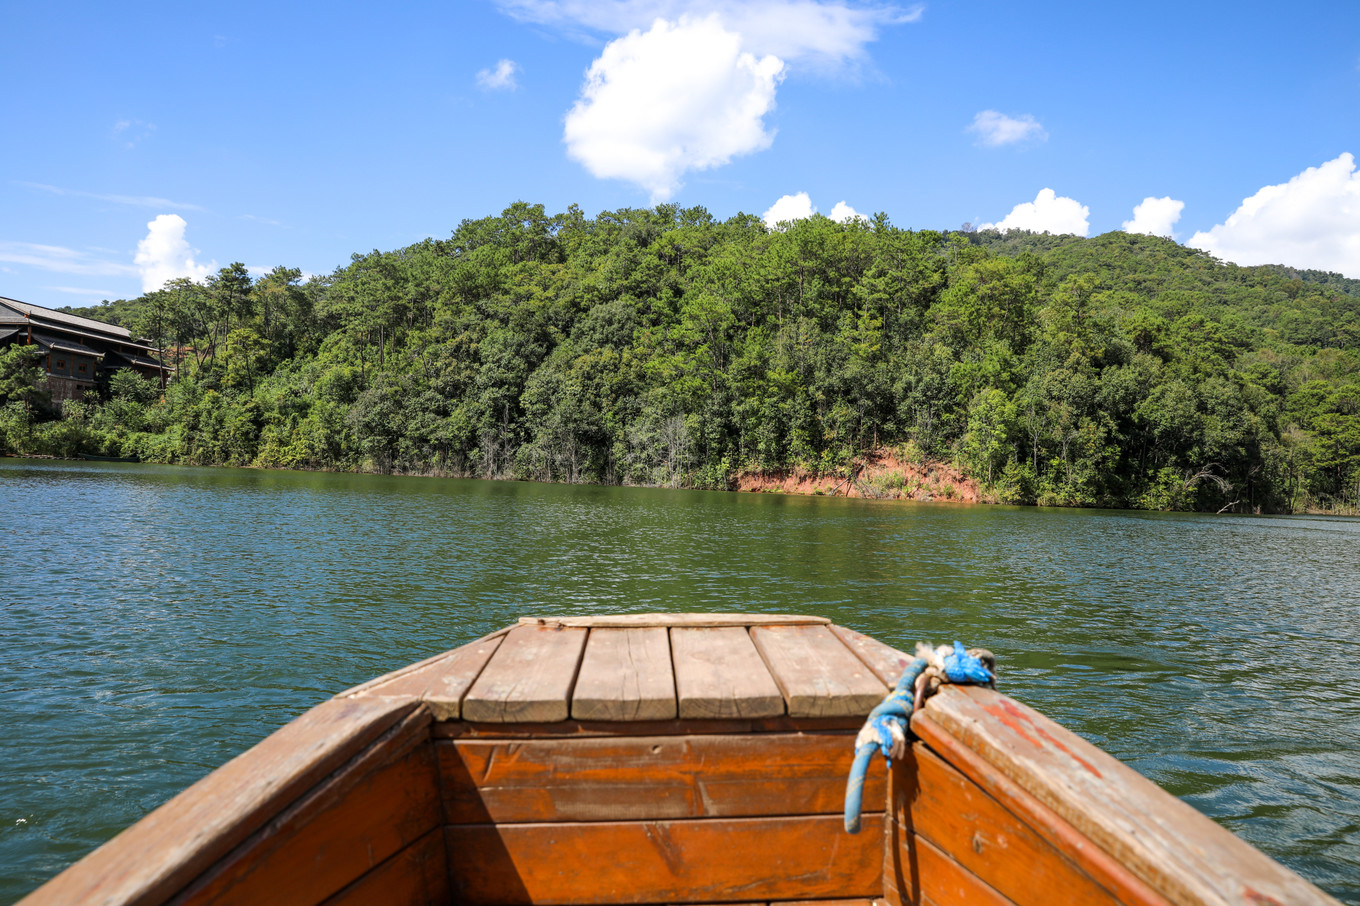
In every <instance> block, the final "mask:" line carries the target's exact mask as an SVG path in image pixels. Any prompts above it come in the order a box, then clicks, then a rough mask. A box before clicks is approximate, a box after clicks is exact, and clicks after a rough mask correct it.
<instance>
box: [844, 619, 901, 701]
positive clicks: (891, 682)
mask: <svg viewBox="0 0 1360 906" xmlns="http://www.w3.org/2000/svg"><path fill="white" fill-rule="evenodd" d="M829 628H830V630H831V631H832V632H833V633H835V634H836V637H837V638H839V639H840V640H841V641H842V642H844V643H845V647H847V648H849V649H850V650H851V651H853V652H854V653H855V656H856V657H858V658H859V659H860V660H861V661H863V662H864V663H865V665H866V666H867V667H868V668H869V669H870V670H872V671H873V672H874V675H875V676H877V677H878V678H879V679H880V680H882V681H883V684H884V685H885V686H887V687H888V688H890V689H891V688H892V687H894V686H896V685H897V680H898V678H899V677H900V676H901V675H902V671H903V670H906V669H907V665H908V664H910V663H911V662H912V660H913V656H912V655H910V654H907V653H906V652H905V651H898V650H897V649H896V648H894V647H892V646H891V645H885V644H883V643H882V642H880V641H879V640H878V639H875V638H870V637H869V636H867V635H865V634H864V633H862V632H855V630H853V629H846V628H845V627H844V626H831V627H829Z"/></svg>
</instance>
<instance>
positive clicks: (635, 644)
mask: <svg viewBox="0 0 1360 906" xmlns="http://www.w3.org/2000/svg"><path fill="white" fill-rule="evenodd" d="M571 716H572V717H573V718H575V719H577V720H603V721H638V720H671V719H674V718H675V716H676V703H675V671H674V670H672V669H671V642H670V635H669V633H668V632H667V631H666V629H665V628H664V627H661V626H647V627H640V628H637V629H613V628H602V629H592V630H591V631H590V639H589V641H587V642H586V653H585V659H584V660H582V661H581V671H580V673H579V674H577V677H576V690H575V692H573V693H572V697H571Z"/></svg>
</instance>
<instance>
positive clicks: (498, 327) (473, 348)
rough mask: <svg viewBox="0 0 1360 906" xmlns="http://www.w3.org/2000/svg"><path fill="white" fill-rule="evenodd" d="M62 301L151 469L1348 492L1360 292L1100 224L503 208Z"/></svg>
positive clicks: (1030, 498) (97, 437)
mask: <svg viewBox="0 0 1360 906" xmlns="http://www.w3.org/2000/svg"><path fill="white" fill-rule="evenodd" d="M78 313H80V314H84V315H86V316H90V317H101V316H103V317H106V318H108V319H110V320H115V319H116V320H117V322H118V323H122V324H124V325H127V326H130V327H132V329H133V330H134V331H135V332H137V333H140V334H142V335H145V336H147V337H148V338H150V339H152V340H153V342H155V343H156V344H157V345H162V346H164V347H165V348H166V349H167V350H169V351H170V354H171V355H172V356H173V357H174V358H175V359H176V360H177V362H178V364H179V374H178V376H177V378H176V380H175V381H174V382H173V383H172V384H171V385H170V387H169V389H168V390H167V391H166V393H165V395H164V397H163V398H161V397H159V396H155V395H153V396H152V397H147V395H146V394H145V393H144V392H141V391H137V390H136V388H130V387H128V386H124V385H125V384H126V382H123V384H124V385H119V386H112V387H109V388H106V389H105V392H104V395H103V402H102V403H101V404H99V405H98V406H95V407H94V409H93V410H92V411H91V412H89V413H87V414H86V416H83V418H84V421H83V423H82V424H83V425H84V426H85V427H84V429H83V430H85V431H86V442H87V443H88V444H90V445H93V446H96V447H98V448H100V449H101V450H102V451H105V452H110V453H119V454H123V455H127V454H133V453H135V454H137V455H140V456H142V457H143V458H146V459H152V460H158V461H167V462H193V463H217V464H233V465H258V466H271V467H286V468H316V469H344V470H377V471H398V472H413V473H444V474H456V475H474V476H484V477H521V478H531V479H540V480H554V481H588V482H605V483H631V484H665V485H684V486H701V487H725V486H728V484H729V483H730V481H731V480H732V478H733V476H734V475H736V474H737V473H739V472H742V471H780V470H789V469H795V468H798V469H807V470H813V471H823V472H830V471H834V470H838V469H844V468H846V467H847V466H849V465H850V464H851V463H852V462H854V461H855V460H856V459H857V458H860V457H863V456H865V455H866V454H869V453H871V452H872V451H873V450H875V449H876V448H880V447H886V446H893V447H898V448H900V449H906V450H909V451H910V452H911V454H912V455H914V456H917V457H919V458H927V459H931V458H933V459H947V460H952V461H954V462H956V463H958V464H959V465H960V466H962V467H963V468H964V469H966V470H967V471H968V472H969V474H971V475H972V476H973V477H975V478H976V479H977V480H979V481H980V482H981V483H982V484H983V485H984V487H985V488H986V489H987V490H988V492H989V493H990V494H991V495H992V496H993V498H994V499H998V500H1003V501H1010V502H1019V503H1041V504H1055V505H1070V506H1117V507H1139V508H1151V509H1208V510H1218V509H1221V508H1225V507H1227V508H1235V509H1238V510H1245V509H1255V508H1263V509H1265V510H1290V509H1299V508H1303V507H1315V508H1322V509H1329V508H1330V509H1336V508H1342V507H1349V508H1355V507H1356V506H1357V495H1360V284H1357V281H1353V280H1347V279H1345V278H1343V277H1340V276H1339V275H1336V274H1323V273H1317V272H1309V271H1296V270H1292V269H1289V268H1284V267H1254V268H1250V267H1238V266H1235V265H1231V264H1224V263H1222V262H1219V261H1217V260H1215V259H1214V258H1212V257H1211V256H1209V255H1207V254H1205V253H1203V252H1200V251H1196V250H1194V249H1188V248H1185V247H1183V246H1180V245H1178V244H1177V243H1175V242H1173V241H1171V240H1168V239H1161V238H1155V237H1150V236H1140V235H1131V234H1127V233H1122V232H1116V233H1108V234H1106V235H1103V236H1097V237H1094V238H1091V239H1082V238H1078V237H1073V236H1050V235H1047V234H1039V235H1036V234H1030V233H1025V232H1023V231H1010V232H1008V233H1005V234H1001V233H995V232H984V233H943V232H935V231H930V230H920V231H911V230H902V229H898V228H896V227H894V226H893V225H892V224H891V223H890V222H889V221H888V218H887V217H886V216H884V215H878V216H877V217H875V218H873V219H872V220H852V221H850V222H848V223H837V222H834V221H832V220H829V219H827V218H825V217H821V216H814V217H812V218H810V219H807V220H799V221H795V222H792V223H788V224H783V225H781V226H780V227H779V228H778V229H769V228H767V227H766V226H765V225H764V224H763V223H761V222H760V220H759V219H757V218H755V217H752V216H748V215H739V216H737V217H734V218H731V219H729V220H726V221H718V220H716V219H714V218H713V217H712V216H710V215H709V213H708V212H707V211H706V210H704V209H703V208H697V207H696V208H688V209H682V208H679V207H677V206H674V205H660V206H658V207H656V208H653V209H623V210H618V211H608V212H604V213H601V214H600V215H598V216H596V217H594V218H590V217H587V216H586V215H584V214H583V212H581V211H580V209H578V208H576V207H575V206H573V207H572V208H570V209H568V210H567V211H566V212H564V213H560V214H556V215H549V214H547V213H546V212H545V211H544V209H543V207H542V206H541V205H531V204H526V203H522V202H521V203H516V204H514V205H512V206H510V207H509V208H507V209H506V210H505V211H503V212H502V213H501V214H499V215H497V216H492V217H485V218H481V219H477V220H464V221H463V222H462V223H461V224H459V225H458V227H457V229H455V230H454V231H453V232H452V234H451V236H450V237H449V238H448V239H444V240H434V239H429V240H425V241H422V242H419V243H416V244H415V245H412V246H409V247H407V248H403V249H398V250H395V251H388V252H382V251H376V250H375V251H372V252H369V253H367V254H356V255H354V256H353V257H352V259H351V260H350V261H349V262H348V263H347V264H345V265H343V266H341V267H339V268H337V269H336V270H335V271H334V272H333V273H331V274H329V275H327V276H325V277H318V278H312V279H310V280H307V281H306V282H303V281H302V280H301V274H300V272H299V271H297V270H296V269H289V268H285V267H279V268H275V269H274V270H273V271H272V272H270V273H269V274H267V275H265V276H263V277H260V278H258V279H252V277H251V276H250V274H249V273H248V272H247V271H246V269H245V268H244V267H243V266H242V265H239V264H233V265H231V266H229V267H227V268H223V269H222V270H221V271H219V272H218V273H217V274H215V275H213V276H212V277H210V278H209V279H207V280H206V281H204V282H203V283H201V284H200V283H193V282H191V281H187V280H176V281H171V282H170V283H168V284H167V285H166V286H165V287H164V288H163V289H160V290H157V291H156V292H153V293H148V294H147V295H145V296H143V297H141V298H139V299H136V300H127V301H120V302H118V303H114V304H113V305H109V306H98V307H95V308H93V309H85V310H81V311H79V312H78ZM16 405H19V404H17V403H11V404H10V407H11V408H12V407H14V406H16ZM26 430H27V428H26ZM52 430H55V429H52ZM68 433H69V431H68ZM26 436H28V437H29V438H30V441H29V443H30V444H31V443H33V441H32V440H31V438H34V437H37V438H41V437H42V432H41V431H37V432H36V433H35V432H33V431H28V433H27V435H26ZM8 443H9V444H10V445H11V446H14V445H15V443H16V441H15V440H14V439H13V438H10V440H9V441H8Z"/></svg>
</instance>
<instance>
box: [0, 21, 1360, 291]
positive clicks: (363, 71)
mask: <svg viewBox="0 0 1360 906" xmlns="http://www.w3.org/2000/svg"><path fill="white" fill-rule="evenodd" d="M0 22H2V23H3V26H4V28H3V31H4V33H5V35H6V39H7V40H6V55H7V65H6V75H5V81H6V90H5V91H4V92H3V93H0V117H2V119H0V121H3V122H4V123H5V125H6V129H5V138H4V141H3V142H0V212H3V217H0V295H5V296H10V297H13V298H18V299H22V300H24V301H28V302H34V303H37V304H40V305H53V306H55V305H66V304H76V305H81V304H89V303H92V302H97V301H99V300H101V299H104V298H120V297H133V296H136V295H139V294H140V293H141V292H143V291H144V289H145V288H153V287H155V286H158V285H160V283H161V282H163V280H164V279H168V278H169V277H173V276H185V275H187V276H202V275H203V274H205V273H207V272H209V271H210V270H211V269H215V268H216V267H220V266H224V265H226V264H228V263H230V262H233V261H243V262H245V263H246V264H247V265H249V266H250V267H252V268H255V269H261V270H267V269H268V268H271V267H273V266H275V265H279V264H283V265H287V266H290V267H299V268H301V269H303V270H304V271H305V272H308V273H317V274H321V273H328V272H330V271H331V270H333V269H334V268H336V267H337V266H340V265H343V264H345V263H346V262H347V261H348V260H349V256H350V255H351V254H352V253H354V252H367V251H369V250H372V249H375V248H376V249H393V248H398V247H401V246H404V245H408V244H410V243H412V242H416V241H418V240H420V239H421V238H424V237H426V236H436V237H445V236H448V235H449V234H450V232H451V231H452V230H453V229H454V228H455V227H456V226H457V225H458V223H459V221H461V220H462V219H464V218H477V217H483V216H487V215H490V214H494V213H497V212H499V211H500V210H501V209H503V208H504V207H506V206H507V205H509V204H511V203H512V202H514V201H517V200H525V201H529V202H537V203H542V204H543V205H544V206H545V207H546V208H547V209H548V210H549V211H550V212H556V211H561V210H565V209H566V207H567V206H568V205H570V204H573V203H575V204H579V205H580V206H581V207H582V208H583V209H584V210H585V211H586V212H587V213H588V214H592V215H593V214H596V213H598V212H600V211H604V210H612V209H615V208H621V207H645V206H648V205H651V204H654V203H657V202H660V201H672V202H675V203H677V204H680V205H682V206H691V205H702V206H704V207H706V208H707V209H708V210H709V211H710V212H712V213H713V214H714V215H715V216H717V217H719V218H727V217H730V216H731V215H733V214H736V213H738V212H746V213H754V214H760V215H768V217H769V218H770V219H771V221H774V220H776V219H785V218H791V217H797V216H806V215H807V214H810V213H811V212H812V211H813V210H814V209H815V210H817V211H819V212H820V213H823V214H827V215H829V216H835V217H846V216H854V214H855V213H859V214H866V215H867V214H873V213H875V212H878V211H883V212H886V213H887V214H888V215H889V217H890V218H891V219H892V221H893V223H895V224H897V225H898V226H902V227H910V228H929V229H954V228H958V227H959V226H960V225H961V224H963V223H964V222H971V223H973V224H978V225H981V224H996V225H999V226H1001V227H1011V226H1018V227H1027V228H1037V229H1050V230H1051V231H1053V232H1076V233H1079V234H1084V235H1093V236H1094V235H1098V234H1100V233H1103V232H1106V231H1109V230H1117V229H1122V228H1125V226H1126V224H1127V228H1129V229H1134V230H1138V231H1146V232H1156V233H1160V234H1163V235H1168V234H1169V235H1173V236H1174V238H1176V239H1177V240H1179V241H1181V242H1185V243H1188V244H1191V245H1195V246H1197V247H1202V248H1206V249H1208V250H1209V251H1211V252H1213V253H1214V254H1216V255H1218V256H1219V257H1221V258H1224V259H1226V260H1233V261H1239V262H1240V263H1244V264H1252V263H1262V262H1267V261H1270V262H1279V263H1285V264H1292V265H1295V266H1300V267H1316V268H1323V269H1327V270H1337V271H1341V272H1343V273H1346V274H1348V275H1349V276H1352V277H1360V173H1358V172H1357V167H1356V162H1355V159H1354V157H1353V156H1352V155H1354V154H1360V3H1356V2H1353V0H1344V2H1342V0H1333V2H1308V0H1303V2H1298V3H1295V4H1292V5H1290V6H1288V7H1285V6H1281V5H1279V4H1278V3H1271V4H1266V3H1253V2H1232V3H1227V2H1189V3H1187V2H1184V0H1179V2H1174V3H1173V2H1162V0H1149V2H1144V3H1141V4H1103V3H1091V2H1089V0H1085V2H1070V3H1069V2H1049V3H1044V2H1033V3H1024V4H1022V3H1015V2H999V0H995V2H994V0H969V2H965V0H927V2H925V3H922V4H913V3H902V4H887V3H876V2H864V0H855V2H851V0H840V2H831V0H824V2H818V0H751V2H747V3H733V2H724V0H595V2H587V0H453V2H444V3H428V2H409V3H406V4H402V5H400V6H394V7H389V6H379V5H376V4H372V5H361V4H353V3H330V4H326V5H324V6H323V5H320V4H287V3H278V2H276V3H270V4H265V3H252V2H241V3H235V4H231V5H226V4H222V5H209V4H179V3H177V4H169V3H150V2H148V3H132V4H107V3H61V2H53V3H48V4H36V3H30V2H9V0H4V2H0ZM1145 201H1146V203H1145ZM1139 206H1141V207H1140V208H1139V213H1138V215H1137V216H1135V207H1139Z"/></svg>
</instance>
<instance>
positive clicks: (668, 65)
mask: <svg viewBox="0 0 1360 906" xmlns="http://www.w3.org/2000/svg"><path fill="white" fill-rule="evenodd" d="M783 74H784V63H783V61H782V60H780V59H779V58H778V57H775V56H765V57H761V58H759V59H758V58H756V56H755V55H753V54H751V53H748V52H745V51H743V50H742V49H741V36H740V35H738V34H736V33H735V32H730V31H728V30H727V29H725V28H723V26H722V25H721V24H720V23H719V21H718V19H717V18H716V17H714V16H710V17H707V18H703V19H689V18H687V17H681V19H680V20H679V21H678V22H674V23H672V22H667V21H665V20H657V21H656V22H655V23H654V24H653V25H652V27H651V29H650V30H648V31H646V32H642V31H632V32H630V33H629V34H627V35H625V36H624V37H622V38H619V39H617V40H614V41H611V42H610V43H609V44H608V45H607V46H606V47H605V49H604V52H603V53H601V54H600V58H599V59H598V60H596V61H595V62H594V63H593V64H591V67H590V69H589V71H588V72H587V73H586V83H585V86H584V87H583V88H582V90H581V98H580V100H578V101H577V102H576V105H575V106H574V107H572V109H571V112H569V113H568V114H567V119H566V128H565V131H564V136H563V138H564V141H565V142H566V144H567V153H568V154H569V155H570V156H571V157H572V158H574V159H576V160H578V161H580V162H581V163H582V164H584V165H585V167H586V169H587V170H589V171H590V172H591V173H592V174H593V175H594V176H597V177H600V178H612V179H624V180H627V181H629V182H633V183H637V184H638V185H640V186H642V187H643V188H645V189H647V190H648V191H649V192H650V193H651V196H652V201H653V202H657V201H665V200H666V199H668V198H670V197H671V196H672V195H673V194H674V193H675V191H676V190H677V189H678V188H679V187H680V182H681V177H682V176H683V175H684V174H685V173H686V172H689V171H692V170H706V169H709V168H711V167H717V166H721V165H723V164H725V163H727V162H728V161H730V160H731V159H732V158H733V157H736V156H739V155H743V154H750V153H752V152H754V151H761V150H763V149H765V148H768V147H769V146H770V143H771V142H772V141H773V140H774V134H773V133H772V132H768V131H766V129H765V124H764V119H763V118H764V116H765V114H766V113H768V112H769V111H770V110H771V109H773V108H774V96H775V86H776V85H778V83H779V81H780V79H781V78H782V77H783Z"/></svg>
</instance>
